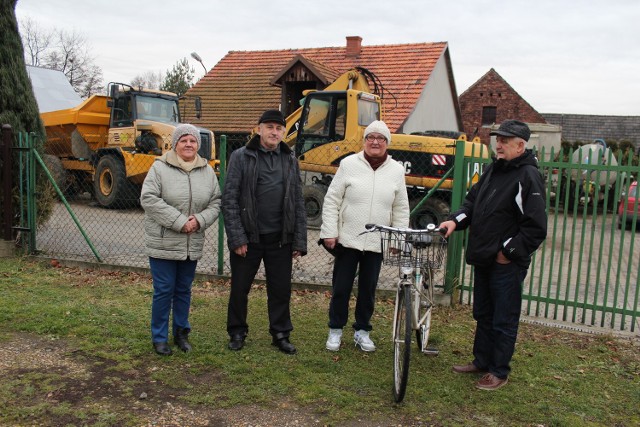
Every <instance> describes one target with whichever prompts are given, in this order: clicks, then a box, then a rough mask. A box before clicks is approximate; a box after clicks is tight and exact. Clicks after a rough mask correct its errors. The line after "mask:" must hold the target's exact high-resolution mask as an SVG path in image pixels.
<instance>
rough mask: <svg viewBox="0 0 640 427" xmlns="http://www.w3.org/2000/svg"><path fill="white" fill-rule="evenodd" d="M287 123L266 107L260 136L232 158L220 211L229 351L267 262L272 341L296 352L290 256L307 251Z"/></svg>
mask: <svg viewBox="0 0 640 427" xmlns="http://www.w3.org/2000/svg"><path fill="white" fill-rule="evenodd" d="M285 125H286V122H285V119H284V116H283V114H282V113H281V112H280V111H278V110H268V111H265V112H264V114H262V116H261V117H260V120H259V124H258V135H256V136H254V137H253V138H252V139H251V140H250V141H249V142H248V143H247V145H246V146H244V147H242V148H239V149H238V150H236V151H234V152H233V153H232V154H231V158H230V159H229V168H228V170H227V176H226V180H225V184H224V190H223V192H222V212H223V214H224V226H225V231H226V232H227V244H228V246H229V250H230V251H231V252H230V261H231V293H230V295H229V309H228V313H227V332H228V333H229V337H230V340H229V349H230V350H236V351H237V350H240V349H242V347H243V346H244V341H245V338H246V336H247V333H248V332H249V326H248V325H247V303H248V296H249V290H250V289H251V284H252V282H253V279H254V278H255V275H256V273H257V271H258V268H259V267H260V263H261V262H264V267H265V272H266V281H267V304H268V311H269V332H270V333H271V336H272V337H273V345H274V346H276V347H277V348H278V349H279V350H280V351H282V352H284V353H286V354H295V353H296V348H295V347H294V346H293V344H291V342H290V341H289V334H290V332H291V331H292V330H293V325H292V323H291V315H290V310H289V303H290V299H291V269H292V258H297V257H299V256H302V255H305V254H306V253H307V217H306V210H305V207H304V201H303V198H302V182H301V180H300V169H299V167H298V159H296V157H295V154H294V153H293V152H292V150H291V149H290V148H289V147H288V146H287V144H285V143H284V142H282V138H283V136H284V132H285Z"/></svg>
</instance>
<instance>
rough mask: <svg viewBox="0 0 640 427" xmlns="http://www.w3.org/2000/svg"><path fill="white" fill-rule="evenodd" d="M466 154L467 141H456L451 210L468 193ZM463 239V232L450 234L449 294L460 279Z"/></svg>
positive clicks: (446, 275) (447, 281)
mask: <svg viewBox="0 0 640 427" xmlns="http://www.w3.org/2000/svg"><path fill="white" fill-rule="evenodd" d="M464 154H465V142H464V141H456V155H455V160H454V164H453V192H452V194H451V212H454V211H456V210H457V209H458V208H459V207H460V205H461V204H462V200H463V199H464V195H465V193H466V191H465V189H466V179H465V172H466V171H467V164H466V162H465V158H464ZM474 154H475V153H474ZM462 239H463V233H453V234H452V235H451V236H449V247H448V248H447V251H448V253H447V271H446V273H445V280H444V292H445V293H446V294H449V295H453V292H454V290H455V289H456V286H457V285H458V284H459V281H460V267H461V263H462ZM454 298H455V296H454Z"/></svg>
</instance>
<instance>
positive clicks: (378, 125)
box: [364, 120, 391, 144]
mask: <svg viewBox="0 0 640 427" xmlns="http://www.w3.org/2000/svg"><path fill="white" fill-rule="evenodd" d="M373 132H376V133H379V134H380V135H383V136H384V137H385V138H387V144H391V132H390V131H389V128H388V127H387V125H386V124H385V123H384V122H383V121H382V120H375V121H373V122H371V124H370V125H369V126H367V128H366V129H365V130H364V139H367V135H369V134H370V133H373Z"/></svg>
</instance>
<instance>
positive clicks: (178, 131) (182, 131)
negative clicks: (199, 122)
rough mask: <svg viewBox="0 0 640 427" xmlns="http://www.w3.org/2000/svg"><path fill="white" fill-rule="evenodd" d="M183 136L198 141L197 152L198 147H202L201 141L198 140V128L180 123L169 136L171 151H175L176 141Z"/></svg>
mask: <svg viewBox="0 0 640 427" xmlns="http://www.w3.org/2000/svg"><path fill="white" fill-rule="evenodd" d="M184 135H191V136H193V137H194V138H195V139H196V141H198V150H199V149H200V145H202V140H201V139H200V132H199V131H198V128H197V127H195V126H194V125H190V124H188V123H182V124H179V125H178V126H176V128H175V130H174V131H173V135H172V136H171V148H172V149H173V150H175V149H176V145H177V144H178V140H179V139H180V138H182V137H183V136H184Z"/></svg>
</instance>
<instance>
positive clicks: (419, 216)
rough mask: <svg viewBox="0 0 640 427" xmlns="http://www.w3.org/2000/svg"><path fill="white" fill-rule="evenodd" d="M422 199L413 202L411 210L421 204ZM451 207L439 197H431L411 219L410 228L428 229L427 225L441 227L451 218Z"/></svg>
mask: <svg viewBox="0 0 640 427" xmlns="http://www.w3.org/2000/svg"><path fill="white" fill-rule="evenodd" d="M421 200H422V198H418V199H414V200H411V202H410V203H409V205H410V207H411V210H412V211H413V208H414V207H415V206H417V205H418V203H420V201H421ZM449 212H450V207H449V204H448V203H447V202H446V201H444V200H442V199H439V198H437V197H429V198H428V199H427V200H426V201H425V202H424V204H423V205H422V206H420V210H418V212H416V214H415V215H413V216H412V217H411V220H410V227H411V228H415V229H418V230H423V229H425V228H427V224H435V225H436V227H437V226H438V225H440V223H442V222H443V221H445V220H446V219H447V217H448V216H449Z"/></svg>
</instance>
